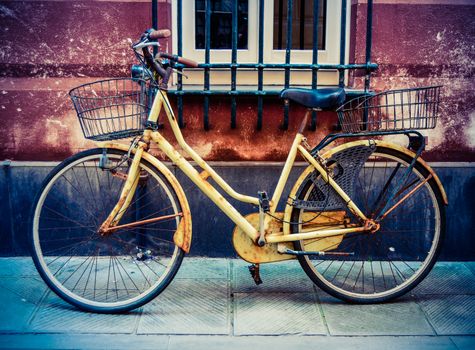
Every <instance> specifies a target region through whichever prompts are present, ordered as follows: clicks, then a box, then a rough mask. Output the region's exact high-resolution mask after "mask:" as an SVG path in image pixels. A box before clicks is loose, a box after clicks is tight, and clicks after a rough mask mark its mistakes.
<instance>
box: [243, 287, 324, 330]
mask: <svg viewBox="0 0 475 350" xmlns="http://www.w3.org/2000/svg"><path fill="white" fill-rule="evenodd" d="M234 301H235V310H234V334H235V335H279V334H280V335H282V334H301V335H309V334H310V335H313V334H327V329H326V327H325V325H324V323H323V319H322V316H321V314H320V311H319V309H318V306H317V300H316V296H315V294H314V293H263V294H260V293H249V294H247V293H246V294H244V293H235V294H234Z"/></svg>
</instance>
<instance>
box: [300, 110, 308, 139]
mask: <svg viewBox="0 0 475 350" xmlns="http://www.w3.org/2000/svg"><path fill="white" fill-rule="evenodd" d="M309 114H310V109H307V111H306V112H305V116H304V117H303V119H302V123H301V124H300V127H299V134H303V132H304V130H305V126H306V125H307V120H308V115H309Z"/></svg>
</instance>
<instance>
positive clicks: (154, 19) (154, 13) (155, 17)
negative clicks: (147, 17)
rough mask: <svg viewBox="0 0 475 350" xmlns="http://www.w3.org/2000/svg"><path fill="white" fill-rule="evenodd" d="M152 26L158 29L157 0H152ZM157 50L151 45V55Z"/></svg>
mask: <svg viewBox="0 0 475 350" xmlns="http://www.w3.org/2000/svg"><path fill="white" fill-rule="evenodd" d="M152 28H153V29H158V0H152ZM157 52H158V48H157V47H156V46H154V47H153V55H154V56H155V55H156V54H157Z"/></svg>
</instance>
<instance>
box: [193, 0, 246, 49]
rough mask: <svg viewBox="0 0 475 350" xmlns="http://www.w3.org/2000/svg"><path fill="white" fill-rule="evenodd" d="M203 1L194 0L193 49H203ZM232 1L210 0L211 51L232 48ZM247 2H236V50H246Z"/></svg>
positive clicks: (244, 0)
mask: <svg viewBox="0 0 475 350" xmlns="http://www.w3.org/2000/svg"><path fill="white" fill-rule="evenodd" d="M205 1H206V0H195V11H196V13H195V18H196V27H195V47H196V49H204V48H205ZM233 2H234V1H233V0H210V5H211V18H210V23H211V43H210V47H211V49H213V50H224V49H231V48H232V41H231V40H232V23H233V22H232V20H233V19H232V9H233ZM247 26H248V0H239V1H238V40H237V41H238V42H237V47H238V49H247Z"/></svg>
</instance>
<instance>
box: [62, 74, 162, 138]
mask: <svg viewBox="0 0 475 350" xmlns="http://www.w3.org/2000/svg"><path fill="white" fill-rule="evenodd" d="M154 93H155V89H154V88H153V87H151V86H150V85H149V84H148V83H147V82H146V81H144V80H140V79H129V78H118V79H108V80H100V81H96V82H93V83H89V84H84V85H80V86H78V87H76V88H74V89H72V90H71V91H70V92H69V96H70V97H71V99H72V101H73V104H74V107H75V108H76V112H77V115H78V119H79V123H80V124H81V128H82V132H83V134H84V137H85V138H87V139H90V140H95V141H105V140H116V139H122V138H126V137H132V136H136V135H140V134H142V132H143V130H144V128H145V121H146V120H147V117H148V111H149V110H150V104H151V102H152V101H153V96H154Z"/></svg>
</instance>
